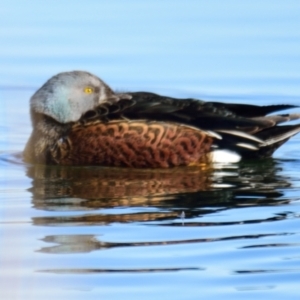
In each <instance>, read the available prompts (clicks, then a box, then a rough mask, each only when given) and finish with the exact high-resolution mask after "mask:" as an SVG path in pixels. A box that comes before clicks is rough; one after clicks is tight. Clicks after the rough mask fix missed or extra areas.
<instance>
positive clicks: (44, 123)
mask: <svg viewBox="0 0 300 300" xmlns="http://www.w3.org/2000/svg"><path fill="white" fill-rule="evenodd" d="M31 116H32V126H33V131H32V133H31V136H30V138H29V140H28V142H27V144H26V147H25V149H24V153H23V154H24V160H25V161H26V162H31V163H41V164H51V163H54V161H53V159H52V156H51V149H52V148H53V147H54V146H55V144H56V142H57V141H58V140H59V139H60V138H61V137H63V136H64V135H65V134H66V132H67V131H68V129H69V128H70V125H68V124H60V123H58V122H57V121H55V120H54V119H52V118H50V117H48V116H45V115H43V114H38V113H34V112H31Z"/></svg>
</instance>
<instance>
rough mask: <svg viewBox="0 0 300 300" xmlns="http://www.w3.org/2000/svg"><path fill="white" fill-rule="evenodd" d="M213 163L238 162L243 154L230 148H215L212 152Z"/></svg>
mask: <svg viewBox="0 0 300 300" xmlns="http://www.w3.org/2000/svg"><path fill="white" fill-rule="evenodd" d="M211 155H212V162H213V163H220V164H226V163H237V162H239V161H240V160H241V156H240V155H239V154H237V153H235V152H233V151H229V150H214V151H212V152H211Z"/></svg>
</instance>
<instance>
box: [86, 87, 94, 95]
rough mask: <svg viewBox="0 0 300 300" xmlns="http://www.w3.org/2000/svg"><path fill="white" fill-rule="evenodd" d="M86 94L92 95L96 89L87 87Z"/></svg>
mask: <svg viewBox="0 0 300 300" xmlns="http://www.w3.org/2000/svg"><path fill="white" fill-rule="evenodd" d="M84 92H85V93H86V94H91V93H93V92H94V89H93V88H92V87H90V86H86V87H85V88H84Z"/></svg>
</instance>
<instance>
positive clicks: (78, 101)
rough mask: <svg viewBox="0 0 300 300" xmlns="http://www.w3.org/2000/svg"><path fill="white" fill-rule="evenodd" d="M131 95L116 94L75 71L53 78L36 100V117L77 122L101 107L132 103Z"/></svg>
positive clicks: (33, 100) (33, 109) (33, 102)
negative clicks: (38, 115)
mask: <svg viewBox="0 0 300 300" xmlns="http://www.w3.org/2000/svg"><path fill="white" fill-rule="evenodd" d="M130 98H131V96H130V95H127V94H115V93H114V92H113V91H112V90H111V89H110V87H109V86H108V85H106V84H105V83H104V82H103V81H102V80H101V79H100V78H98V77H97V76H95V75H93V74H91V73H88V72H84V71H72V72H64V73H59V74H57V75H55V76H53V77H52V78H50V79H49V80H48V81H47V82H46V83H45V84H44V85H43V86H42V87H41V88H40V89H39V90H38V91H37V92H36V93H35V94H34V95H33V96H32V97H31V100H30V107H31V113H32V115H35V114H43V115H46V116H49V117H51V118H53V119H54V120H56V121H57V122H59V123H68V122H76V121H78V120H79V119H80V117H81V116H82V115H83V114H85V113H86V112H87V111H89V110H92V109H94V108H95V107H97V106H98V105H100V104H102V103H105V102H111V103H114V102H116V101H118V100H120V99H130Z"/></svg>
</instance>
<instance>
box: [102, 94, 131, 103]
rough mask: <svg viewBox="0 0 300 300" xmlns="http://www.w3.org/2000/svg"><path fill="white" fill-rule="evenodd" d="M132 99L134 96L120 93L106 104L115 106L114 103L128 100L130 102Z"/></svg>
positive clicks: (108, 99) (111, 97)
mask: <svg viewBox="0 0 300 300" xmlns="http://www.w3.org/2000/svg"><path fill="white" fill-rule="evenodd" d="M131 98H132V96H131V95H129V94H123V93H118V94H112V95H110V96H109V97H108V98H107V99H106V102H109V103H112V104H114V103H117V102H118V101H120V100H122V99H128V100H130V99H131Z"/></svg>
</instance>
